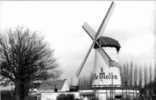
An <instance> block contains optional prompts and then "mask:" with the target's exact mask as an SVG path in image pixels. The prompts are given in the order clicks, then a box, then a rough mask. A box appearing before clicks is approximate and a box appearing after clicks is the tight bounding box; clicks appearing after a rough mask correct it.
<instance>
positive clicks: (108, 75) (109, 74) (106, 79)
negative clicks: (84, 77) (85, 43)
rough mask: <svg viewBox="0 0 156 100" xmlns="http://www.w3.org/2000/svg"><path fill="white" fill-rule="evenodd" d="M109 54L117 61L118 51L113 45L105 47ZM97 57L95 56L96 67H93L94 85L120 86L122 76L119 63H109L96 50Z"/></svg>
mask: <svg viewBox="0 0 156 100" xmlns="http://www.w3.org/2000/svg"><path fill="white" fill-rule="evenodd" d="M103 49H105V51H106V52H107V54H108V55H109V56H110V57H111V58H112V60H113V61H114V62H115V63H117V61H118V60H117V58H118V53H117V52H116V49H115V48H112V47H106V48H105V47H104V48H103ZM94 52H95V58H94V61H95V62H94V64H95V65H94V66H93V67H94V69H93V74H92V75H93V79H92V87H93V88H96V87H106V86H108V87H110V86H120V85H121V76H120V70H119V68H118V65H115V64H114V65H112V66H111V65H108V64H107V63H106V62H105V60H103V58H102V56H101V55H100V54H99V53H98V52H97V50H96V49H95V50H94Z"/></svg>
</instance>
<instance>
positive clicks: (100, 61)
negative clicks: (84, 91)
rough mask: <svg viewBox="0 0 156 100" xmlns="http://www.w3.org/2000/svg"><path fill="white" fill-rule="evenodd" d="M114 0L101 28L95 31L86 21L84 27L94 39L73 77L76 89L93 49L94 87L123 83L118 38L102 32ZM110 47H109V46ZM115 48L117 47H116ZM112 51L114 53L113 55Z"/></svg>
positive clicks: (73, 84) (72, 85) (73, 85)
mask: <svg viewBox="0 0 156 100" xmlns="http://www.w3.org/2000/svg"><path fill="white" fill-rule="evenodd" d="M113 4H114V3H113V2H112V3H111V5H110V7H109V8H108V11H107V12H106V16H105V17H104V19H103V20H102V23H101V24H100V27H99V29H98V30H97V32H96V31H94V29H93V28H92V27H91V26H90V25H89V24H87V23H84V25H83V26H82V28H83V29H84V30H85V32H86V33H87V34H88V36H89V37H90V38H91V39H92V41H93V42H92V44H91V45H90V47H89V50H88V52H87V54H86V56H85V57H84V60H83V61H82V63H81V65H80V68H79V69H78V71H77V73H76V75H75V76H74V78H73V79H72V82H71V83H72V84H71V87H74V88H75V89H76V90H77V89H78V86H79V76H80V73H81V71H82V69H83V67H84V66H85V63H86V61H87V59H88V57H89V54H90V53H91V51H93V50H94V52H95V57H94V58H93V59H94V65H93V67H94V69H93V71H92V77H91V78H92V83H91V85H92V87H104V86H106V85H107V86H108V85H111V86H112V85H118V86H119V85H121V77H120V70H119V69H118V68H117V67H119V66H118V63H117V58H116V57H117V56H116V57H115V55H116V54H117V52H119V50H120V44H119V43H118V41H117V40H115V39H113V38H110V37H104V36H103V35H102V34H103V33H104V32H103V30H104V28H105V22H106V19H108V17H109V14H110V12H111V9H112V7H113ZM107 47H108V48H109V49H108V48H107ZM114 48H115V49H114ZM92 49H93V50H92ZM105 49H106V50H105ZM111 53H114V54H115V55H114V54H113V55H112V54H111ZM112 58H113V59H112Z"/></svg>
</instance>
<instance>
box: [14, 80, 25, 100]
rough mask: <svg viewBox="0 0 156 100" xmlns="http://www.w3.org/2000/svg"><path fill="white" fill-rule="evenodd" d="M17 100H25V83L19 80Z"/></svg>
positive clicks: (16, 93)
mask: <svg viewBox="0 0 156 100" xmlns="http://www.w3.org/2000/svg"><path fill="white" fill-rule="evenodd" d="M15 99H16V100H25V89H24V83H23V82H21V81H19V80H18V81H16V82H15Z"/></svg>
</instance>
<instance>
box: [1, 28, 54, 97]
mask: <svg viewBox="0 0 156 100" xmlns="http://www.w3.org/2000/svg"><path fill="white" fill-rule="evenodd" d="M53 51H54V50H51V49H50V48H49V47H48V45H47V43H45V42H44V41H43V38H41V37H39V36H37V34H36V32H31V31H30V30H29V29H24V28H16V29H15V30H9V31H8V32H7V36H3V35H2V34H1V36H0V74H1V75H2V79H4V80H5V82H6V83H9V82H13V83H14V86H15V97H16V100H25V98H26V96H27V95H28V92H29V89H30V88H31V87H32V86H33V82H34V81H37V80H40V81H41V80H46V79H47V78H49V77H54V76H55V74H54V73H53V72H54V69H55V68H56V67H57V65H56V63H55V59H54V57H53ZM49 70H51V73H48V71H49Z"/></svg>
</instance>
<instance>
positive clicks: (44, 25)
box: [0, 1, 156, 77]
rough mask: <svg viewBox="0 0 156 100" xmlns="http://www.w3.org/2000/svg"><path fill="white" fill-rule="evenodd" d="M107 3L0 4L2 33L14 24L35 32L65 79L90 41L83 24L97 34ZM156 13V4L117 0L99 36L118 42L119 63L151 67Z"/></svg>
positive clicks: (71, 72) (0, 2) (44, 2)
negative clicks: (47, 44) (149, 65)
mask: <svg viewBox="0 0 156 100" xmlns="http://www.w3.org/2000/svg"><path fill="white" fill-rule="evenodd" d="M109 5H110V2H109V1H0V32H1V33H3V32H5V31H6V30H7V29H9V28H16V27H18V26H22V27H26V28H29V29H30V30H32V31H37V32H38V33H39V34H40V35H41V36H43V37H44V38H45V40H46V41H47V43H49V45H50V47H51V49H54V50H55V52H54V56H55V58H56V59H57V63H58V65H59V67H60V69H61V70H62V71H63V76H64V77H68V76H71V75H73V74H74V73H75V72H76V70H77V69H78V68H79V67H80V63H81V62H82V60H83V58H84V56H85V54H86V52H87V50H88V48H89V46H90V44H91V43H92V41H91V39H90V38H89V36H88V35H87V34H86V33H85V31H84V30H83V29H82V25H83V24H84V22H87V23H88V24H89V25H90V26H91V27H92V28H93V29H94V30H97V29H98V27H99V25H100V23H101V21H102V19H103V18H104V16H105V13H106V11H107V9H108V7H109ZM154 12H156V2H155V1H115V6H114V9H113V11H112V13H111V16H110V18H109V21H108V23H107V25H106V28H105V30H104V34H103V35H105V36H110V37H112V38H115V39H117V40H118V41H119V42H120V44H121V50H120V52H119V54H118V56H119V57H118V58H119V62H120V63H124V62H128V61H133V62H135V63H137V64H141V65H142V64H153V62H154V60H155V57H154V44H155V32H156V29H155V28H154V25H156V24H155V23H156V20H155V18H156V15H155V13H154ZM92 57H93V54H91V56H90V57H89V59H88V61H89V63H88V64H86V66H88V67H89V66H90V65H91V64H92V60H93V59H92Z"/></svg>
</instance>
